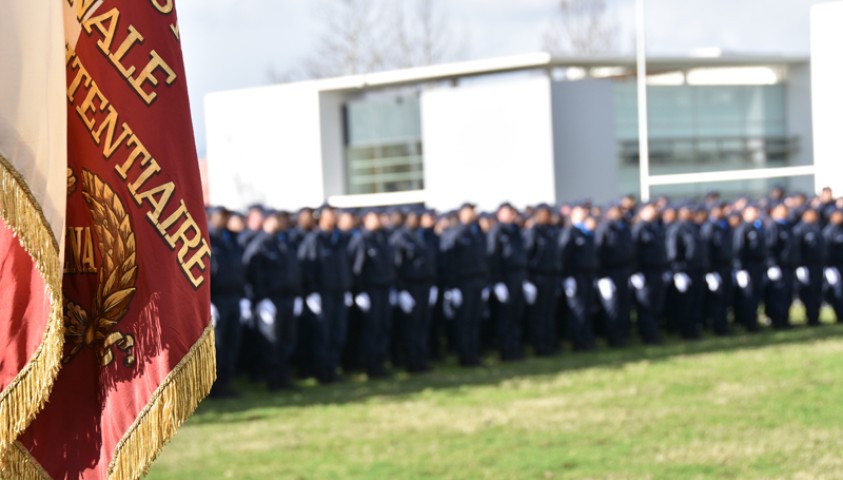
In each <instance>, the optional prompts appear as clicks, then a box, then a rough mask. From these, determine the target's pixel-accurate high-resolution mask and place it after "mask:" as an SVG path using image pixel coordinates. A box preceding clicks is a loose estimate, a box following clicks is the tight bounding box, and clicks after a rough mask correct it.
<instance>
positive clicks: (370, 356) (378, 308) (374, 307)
mask: <svg viewBox="0 0 843 480" xmlns="http://www.w3.org/2000/svg"><path fill="white" fill-rule="evenodd" d="M364 291H365V293H366V294H367V295H369V299H370V300H371V308H369V311H368V312H362V314H361V325H360V350H361V351H360V354H361V356H362V358H363V368H364V369H365V370H366V373H367V374H369V375H370V376H381V375H383V374H384V373H386V359H387V352H388V349H389V337H388V334H389V330H388V329H389V322H390V321H391V316H392V306H391V305H390V304H389V288H387V287H382V288H369V289H366V290H364Z"/></svg>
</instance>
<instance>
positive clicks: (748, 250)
mask: <svg viewBox="0 0 843 480" xmlns="http://www.w3.org/2000/svg"><path fill="white" fill-rule="evenodd" d="M766 240H767V233H766V231H765V229H764V224H763V222H762V221H761V219H760V218H759V216H758V208H757V207H755V206H754V205H748V206H747V207H746V208H744V211H743V223H742V224H740V225H739V226H738V227H737V228H736V229H735V234H734V238H733V243H732V254H733V255H734V269H735V272H736V273H735V287H736V288H737V296H736V299H735V320H736V321H737V323H739V324H740V325H741V326H743V327H744V328H745V329H746V330H748V331H750V332H755V331H758V330H759V324H758V304H759V301H760V298H761V293H762V290H763V286H764V278H765V273H766V272H765V268H766V266H767V264H768V260H767V257H768V252H767V241H766Z"/></svg>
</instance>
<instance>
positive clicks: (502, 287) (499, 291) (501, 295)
mask: <svg viewBox="0 0 843 480" xmlns="http://www.w3.org/2000/svg"><path fill="white" fill-rule="evenodd" d="M495 298H497V299H498V301H499V302H501V303H506V302H508V301H509V289H508V288H506V284H504V283H503V282H498V283H496V284H495Z"/></svg>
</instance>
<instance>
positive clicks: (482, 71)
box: [211, 52, 810, 95]
mask: <svg viewBox="0 0 843 480" xmlns="http://www.w3.org/2000/svg"><path fill="white" fill-rule="evenodd" d="M809 62H810V58H809V57H808V56H784V55H754V54H753V55H743V54H734V53H724V54H718V55H713V56H693V55H688V56H650V57H648V58H647V66H648V68H650V69H652V70H653V71H660V72H663V71H666V70H667V71H669V70H688V69H691V68H700V67H702V68H716V67H756V66H791V65H802V64H807V63H809ZM635 65H636V63H635V57H634V56H632V55H628V56H617V55H591V56H577V55H574V56H553V55H551V54H550V53H547V52H534V53H526V54H520V55H510V56H504V57H495V58H487V59H481V60H468V61H462V62H452V63H443V64H438V65H429V66H424V67H413V68H405V69H398V70H388V71H383V72H374V73H367V74H361V75H348V76H343V77H334V78H325V79H318V80H306V81H301V82H290V83H284V84H275V85H270V86H265V87H257V88H267V87H269V88H271V87H276V86H279V85H284V86H294V85H295V86H299V87H310V88H314V89H316V90H318V91H323V92H342V91H355V90H363V89H368V88H386V87H400V86H406V85H413V84H419V83H425V82H438V81H454V80H458V79H460V78H468V77H476V76H482V75H494V74H500V73H511V72H519V71H528V70H538V69H547V70H550V69H555V68H570V67H574V68H587V69H588V68H606V67H608V68H611V67H629V68H634V67H635ZM211 95H213V93H212V94H211Z"/></svg>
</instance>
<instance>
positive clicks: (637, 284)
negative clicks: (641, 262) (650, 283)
mask: <svg viewBox="0 0 843 480" xmlns="http://www.w3.org/2000/svg"><path fill="white" fill-rule="evenodd" d="M629 283H631V284H632V287H633V288H634V289H636V290H641V289H643V288H644V286H645V285H647V279H646V277H644V274H643V273H633V274H632V276H630V277H629Z"/></svg>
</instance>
